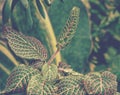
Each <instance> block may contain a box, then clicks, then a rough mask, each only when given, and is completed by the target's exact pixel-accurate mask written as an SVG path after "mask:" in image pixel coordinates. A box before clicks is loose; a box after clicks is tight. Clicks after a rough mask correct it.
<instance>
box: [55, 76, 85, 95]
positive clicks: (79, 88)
mask: <svg viewBox="0 0 120 95" xmlns="http://www.w3.org/2000/svg"><path fill="white" fill-rule="evenodd" d="M56 85H57V86H58V95H86V92H85V89H84V85H83V75H74V76H67V77H64V78H63V79H61V80H60V82H59V83H57V84H56Z"/></svg>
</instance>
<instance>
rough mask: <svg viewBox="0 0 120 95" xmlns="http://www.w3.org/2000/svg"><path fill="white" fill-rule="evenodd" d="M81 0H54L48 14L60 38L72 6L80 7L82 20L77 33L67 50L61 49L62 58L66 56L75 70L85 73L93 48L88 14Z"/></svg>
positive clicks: (87, 69) (67, 61)
mask: <svg viewBox="0 0 120 95" xmlns="http://www.w3.org/2000/svg"><path fill="white" fill-rule="evenodd" d="M81 1H82V0H54V1H53V3H52V4H51V7H50V8H49V11H48V14H49V17H50V20H51V23H52V26H53V29H54V31H55V35H56V38H58V37H59V36H58V35H59V33H60V31H62V30H63V27H64V25H65V24H66V21H67V19H68V17H69V13H70V11H71V10H72V8H73V7H79V8H80V17H79V19H80V21H79V23H78V27H77V29H76V33H75V35H74V37H73V38H72V40H71V43H70V44H69V46H67V47H66V49H65V51H61V54H62V58H64V60H65V61H66V63H68V64H69V65H71V67H72V68H73V70H76V71H78V72H82V73H83V72H86V71H89V66H87V65H88V63H87V59H88V56H89V54H90V50H91V38H90V37H91V35H90V23H89V18H88V14H87V11H86V8H85V6H84V5H83V4H82V2H81Z"/></svg>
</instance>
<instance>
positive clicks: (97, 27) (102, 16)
mask: <svg viewBox="0 0 120 95" xmlns="http://www.w3.org/2000/svg"><path fill="white" fill-rule="evenodd" d="M4 1H5V0H0V26H1V27H2V15H1V11H2V5H3V3H4ZM61 1H63V2H64V0H61ZM81 1H82V2H83V3H84V5H85V6H86V9H87V12H88V15H89V20H90V28H91V29H90V31H91V38H92V49H91V52H90V54H88V56H89V58H88V64H89V65H87V67H88V68H90V71H104V70H109V71H111V72H113V73H114V74H116V75H117V76H118V84H119V86H118V90H119V91H120V70H119V69H120V0H81ZM48 9H49V8H48ZM81 19H82V17H81ZM80 23H84V22H80ZM53 24H54V22H53ZM1 27H0V32H1V31H2V30H1ZM56 29H57V28H56ZM0 43H2V42H0ZM2 44H3V43H2ZM0 48H1V46H0ZM63 52H64V51H63ZM86 60H87V59H86ZM76 61H77V60H76ZM3 63H4V64H3ZM14 66H15V64H12V62H11V61H10V60H9V59H8V58H7V57H6V56H5V55H4V54H3V53H2V52H1V51H0V90H2V89H3V88H4V87H5V80H6V79H7V77H8V75H9V74H10V72H11V70H12V69H13V68H14ZM75 67H77V66H74V65H73V68H74V69H75ZM83 67H84V66H83ZM4 71H5V72H6V73H5V72H4ZM77 71H78V68H77Z"/></svg>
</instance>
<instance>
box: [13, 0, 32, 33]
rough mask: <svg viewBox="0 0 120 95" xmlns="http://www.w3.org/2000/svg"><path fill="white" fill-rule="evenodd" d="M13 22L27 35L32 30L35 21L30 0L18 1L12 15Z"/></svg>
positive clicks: (15, 26)
mask: <svg viewBox="0 0 120 95" xmlns="http://www.w3.org/2000/svg"><path fill="white" fill-rule="evenodd" d="M21 14H22V15H21ZM11 22H12V25H13V27H14V28H16V29H17V30H19V31H21V32H24V33H26V32H29V31H30V30H31V29H32V26H33V19H32V14H31V9H30V6H29V2H28V0H18V1H17V3H16V4H15V5H14V8H13V10H12V13H11Z"/></svg>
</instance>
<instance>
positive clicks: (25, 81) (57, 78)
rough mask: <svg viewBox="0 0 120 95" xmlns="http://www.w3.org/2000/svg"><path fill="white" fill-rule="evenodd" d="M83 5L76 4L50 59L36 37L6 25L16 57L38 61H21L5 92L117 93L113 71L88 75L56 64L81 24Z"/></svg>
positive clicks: (33, 94)
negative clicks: (56, 58) (81, 8)
mask: <svg viewBox="0 0 120 95" xmlns="http://www.w3.org/2000/svg"><path fill="white" fill-rule="evenodd" d="M79 17H80V8H79V7H76V6H74V7H73V8H72V10H71V12H70V15H69V17H68V20H67V22H66V25H65V26H64V28H63V32H61V33H60V36H59V37H58V40H57V44H56V46H57V50H56V52H55V53H54V54H53V55H52V56H51V58H50V59H48V58H47V49H46V48H45V46H44V45H43V44H42V43H41V42H40V41H39V40H37V39H36V38H34V37H31V36H25V35H24V34H22V33H21V32H18V31H16V30H15V29H13V28H11V27H9V26H4V27H3V37H4V39H6V40H7V44H8V45H9V47H10V49H11V50H12V51H13V52H14V53H15V55H16V56H18V57H20V58H22V59H27V60H32V59H34V60H37V62H38V63H37V66H35V65H34V64H32V65H31V64H27V65H25V64H20V65H19V66H17V67H15V68H14V69H13V71H12V72H11V74H10V75H9V77H8V79H7V83H6V87H5V89H4V90H3V91H2V92H0V93H1V94H12V93H20V92H24V94H27V95H116V94H118V92H117V82H116V75H114V74H112V73H111V72H108V71H104V72H101V73H99V72H91V73H88V74H86V75H83V74H81V73H78V72H75V71H74V70H72V68H70V67H69V66H68V65H65V64H63V63H57V64H55V63H54V61H53V60H54V58H55V57H56V55H57V53H58V52H59V51H60V50H61V49H63V48H64V47H66V46H67V45H68V44H70V42H71V40H72V38H73V37H74V35H75V32H76V29H77V27H78V23H79Z"/></svg>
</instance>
